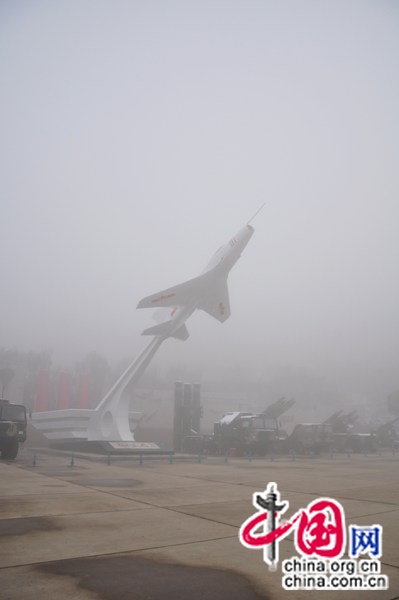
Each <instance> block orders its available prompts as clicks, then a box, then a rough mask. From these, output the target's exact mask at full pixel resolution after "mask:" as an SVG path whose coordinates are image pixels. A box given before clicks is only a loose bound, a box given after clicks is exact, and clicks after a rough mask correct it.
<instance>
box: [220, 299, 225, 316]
mask: <svg viewBox="0 0 399 600" xmlns="http://www.w3.org/2000/svg"><path fill="white" fill-rule="evenodd" d="M219 310H220V314H221V315H224V304H223V302H220V303H219Z"/></svg>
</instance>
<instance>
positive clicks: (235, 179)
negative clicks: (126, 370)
mask: <svg viewBox="0 0 399 600" xmlns="http://www.w3.org/2000/svg"><path fill="white" fill-rule="evenodd" d="M0 78H1V79H0V85H1V94H0V120H1V123H0V127H1V129H0V131H1V136H0V170H1V173H0V202H1V221H0V222H1V237H0V260H1V306H2V310H1V315H0V326H1V331H0V334H1V337H0V345H2V346H6V347H9V346H16V347H18V348H19V349H20V350H43V349H50V350H51V351H52V352H53V357H54V360H55V361H58V362H61V363H62V362H67V361H71V362H73V361H75V360H80V359H82V358H83V357H84V356H85V354H86V353H87V352H90V351H93V350H95V351H97V352H99V353H102V354H104V355H105V356H106V357H107V358H108V359H110V360H116V359H117V358H118V357H121V356H126V355H134V354H135V353H136V352H137V351H138V350H139V349H140V348H141V347H143V346H144V344H145V343H146V340H145V339H143V338H141V337H140V333H141V331H142V329H144V328H145V327H149V326H151V324H152V323H153V321H152V318H151V311H147V310H145V311H144V310H143V311H136V309H135V307H136V304H137V302H138V301H139V300H140V299H141V298H142V297H143V296H145V295H147V294H150V293H153V292H156V291H157V290H160V289H162V288H164V287H168V286H170V285H174V284H176V283H179V282H181V281H184V280H185V279H188V278H191V277H194V276H195V275H197V274H198V273H199V272H200V271H201V270H202V269H203V267H204V265H205V264H206V262H207V261H208V259H209V258H210V256H211V255H212V253H213V252H214V251H215V250H216V249H217V248H218V247H219V246H220V245H221V244H222V243H224V242H226V241H227V240H228V239H229V238H230V237H231V236H232V235H233V234H234V233H235V232H236V231H237V230H238V229H240V228H241V227H242V226H243V225H244V224H245V223H246V222H247V220H248V219H249V217H250V216H251V215H252V214H253V213H254V212H255V210H256V209H257V208H258V206H259V205H260V204H262V203H263V202H266V206H265V208H264V209H263V211H262V212H261V213H260V214H259V215H258V217H257V219H256V220H255V222H254V223H253V225H254V227H255V234H254V236H253V238H252V240H251V241H250V243H249V245H248V246H247V248H246V250H245V252H244V254H243V256H242V258H241V259H240V261H239V262H238V263H237V265H236V266H235V267H234V269H233V271H232V272H231V274H230V278H229V286H230V300H231V311H232V315H231V318H230V319H229V320H228V321H227V322H226V323H224V324H223V325H222V324H220V323H219V322H217V321H215V320H213V319H211V318H210V317H209V316H208V315H206V314H205V313H198V314H195V315H194V316H193V317H192V318H191V320H190V321H189V322H188V324H187V325H188V329H189V331H190V333H191V336H190V338H189V340H188V341H187V342H184V343H182V342H179V341H177V340H169V341H168V342H166V343H165V346H164V347H163V348H162V349H161V351H160V353H159V354H158V356H157V359H156V360H157V361H158V364H160V365H161V364H163V363H165V364H166V363H168V361H169V362H177V363H179V361H181V362H184V363H187V364H190V362H191V363H195V364H199V365H202V367H201V368H203V369H204V370H205V371H206V369H207V365H210V364H212V363H213V367H212V368H213V369H215V365H216V366H217V365H218V364H219V363H220V366H221V368H222V367H223V368H226V367H229V366H233V367H234V366H235V365H239V364H241V365H242V368H243V369H244V370H246V369H248V372H250V371H252V370H255V371H256V372H257V373H259V374H260V375H261V376H265V377H267V373H269V372H271V371H272V370H273V369H276V368H280V367H286V366H290V367H292V368H299V369H302V368H303V369H308V370H309V371H311V372H313V373H317V374H318V375H320V376H325V377H328V378H330V379H332V380H334V381H335V382H336V383H337V384H338V385H350V386H351V387H352V388H353V389H358V390H360V391H364V390H366V391H367V390H368V391H369V392H370V393H374V392H375V390H383V391H385V390H386V391H389V390H390V389H392V388H395V387H398V386H399V370H398V357H399V317H398V307H399V273H398V264H399V261H398V259H399V235H398V224H399V201H398V191H399V185H398V184H399V168H398V164H399V120H398V107H399V5H398V3H397V2H395V1H383V0H375V1H367V0H359V1H350V0H349V1H345V2H344V1H343V2H336V1H324V2H321V1H319V0H315V1H311V0H308V1H298V0H291V1H288V0H287V1H281V0H278V1H277V0H274V1H268V0H262V1H261V0H259V1H257V0H248V1H245V2H244V1H243V0H240V1H238V0H237V1H235V0H230V1H227V0H212V1H210V0H209V1H207V0H201V1H191V2H190V1H187V0H186V1H183V0H181V1H177V0H176V1H175V0H168V1H167V2H165V1H163V0H158V1H149V0H146V1H144V0H143V1H135V0H130V1H128V0H126V1H122V0H114V1H112V2H107V1H105V0H75V1H73V0H59V1H57V2H54V1H50V0H49V1H45V0H37V1H33V2H31V1H23V0H21V1H18V0H2V2H1V3H0Z"/></svg>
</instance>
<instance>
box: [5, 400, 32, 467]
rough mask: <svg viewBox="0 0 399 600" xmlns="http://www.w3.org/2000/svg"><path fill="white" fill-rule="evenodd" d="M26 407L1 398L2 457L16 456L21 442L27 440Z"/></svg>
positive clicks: (11, 457)
mask: <svg viewBox="0 0 399 600" xmlns="http://www.w3.org/2000/svg"><path fill="white" fill-rule="evenodd" d="M26 426H27V421H26V409H25V406H23V405H22V404H11V403H10V402H8V400H4V399H0V452H1V458H2V459H6V460H9V459H14V458H16V456H17V454H18V450H19V443H20V442H24V441H25V440H26Z"/></svg>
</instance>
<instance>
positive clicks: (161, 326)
mask: <svg viewBox="0 0 399 600" xmlns="http://www.w3.org/2000/svg"><path fill="white" fill-rule="evenodd" d="M172 323H173V320H170V321H165V322H164V323H158V325H154V326H153V327H149V328H148V329H144V331H143V333H142V335H160V336H161V335H164V336H168V334H169V331H170V329H171V325H172ZM189 335H190V334H189V333H188V330H187V327H186V326H185V325H182V326H181V327H179V329H177V330H176V331H175V332H174V333H172V335H171V337H174V338H177V339H178V340H186V339H187V338H188V337H189Z"/></svg>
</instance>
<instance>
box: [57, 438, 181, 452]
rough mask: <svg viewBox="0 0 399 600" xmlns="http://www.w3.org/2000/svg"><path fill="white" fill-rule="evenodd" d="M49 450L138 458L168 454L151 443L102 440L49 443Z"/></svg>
mask: <svg viewBox="0 0 399 600" xmlns="http://www.w3.org/2000/svg"><path fill="white" fill-rule="evenodd" d="M49 447H50V448H54V449H55V450H67V451H69V452H86V453H88V454H104V455H108V454H110V455H113V456H115V455H119V456H126V455H132V456H139V455H140V454H143V455H144V454H147V455H148V454H165V455H166V454H169V453H170V451H169V450H161V449H160V447H159V446H157V444H154V443H153V442H105V441H102V440H65V441H59V442H51V443H50V444H49Z"/></svg>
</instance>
